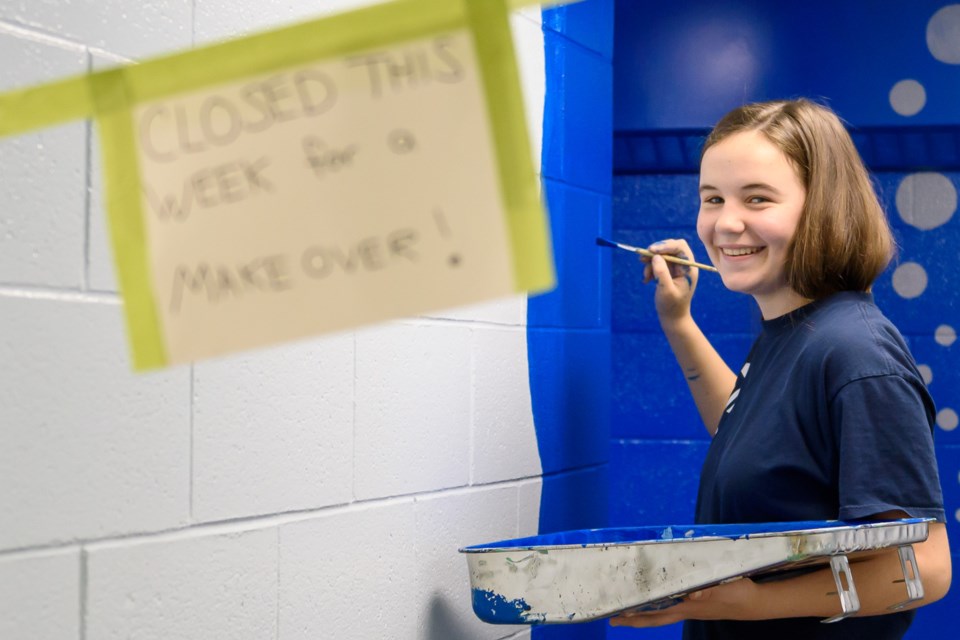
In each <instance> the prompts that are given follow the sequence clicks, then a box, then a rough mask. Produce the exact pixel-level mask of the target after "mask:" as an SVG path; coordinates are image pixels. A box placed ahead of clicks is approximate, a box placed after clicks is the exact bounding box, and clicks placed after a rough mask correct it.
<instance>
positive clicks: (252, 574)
mask: <svg viewBox="0 0 960 640" xmlns="http://www.w3.org/2000/svg"><path fill="white" fill-rule="evenodd" d="M277 547H278V542H277V529H276V528H269V529H259V530H253V531H243V532H237V533H226V534H211V535H203V536H190V537H177V538H167V539H158V540H153V541H149V542H143V543H135V544H131V543H129V542H121V543H117V544H111V545H102V546H97V547H95V548H91V549H90V550H89V552H88V554H89V555H88V569H87V580H88V586H87V611H86V635H85V636H84V638H85V640H113V639H116V638H140V639H142V640H169V639H170V638H203V640H264V639H269V638H276V637H277V575H278V571H277V556H278V552H277ZM315 637H317V636H315Z"/></svg>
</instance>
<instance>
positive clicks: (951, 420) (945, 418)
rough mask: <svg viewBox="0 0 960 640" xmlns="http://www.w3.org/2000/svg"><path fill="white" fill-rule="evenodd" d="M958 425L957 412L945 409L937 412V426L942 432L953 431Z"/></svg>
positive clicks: (959, 419) (959, 420)
mask: <svg viewBox="0 0 960 640" xmlns="http://www.w3.org/2000/svg"><path fill="white" fill-rule="evenodd" d="M958 424H960V417H958V416H957V412H956V411H954V410H953V409H951V408H950V407H947V408H946V409H941V410H940V411H938V412H937V426H938V427H940V428H941V429H943V430H944V431H953V430H954V429H956V428H957V425H958Z"/></svg>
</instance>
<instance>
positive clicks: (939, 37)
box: [927, 4, 960, 64]
mask: <svg viewBox="0 0 960 640" xmlns="http://www.w3.org/2000/svg"><path fill="white" fill-rule="evenodd" d="M927 48H928V49H929V50H930V54H931V55H933V57H934V58H936V59H937V60H939V61H940V62H946V63H947V64H960V4H948V5H947V6H945V7H943V8H941V9H939V10H938V11H937V12H936V13H935V14H933V16H932V17H931V18H930V21H929V22H927Z"/></svg>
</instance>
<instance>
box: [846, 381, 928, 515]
mask: <svg viewBox="0 0 960 640" xmlns="http://www.w3.org/2000/svg"><path fill="white" fill-rule="evenodd" d="M925 393H926V392H925V391H924V390H921V389H918V388H917V386H915V383H911V382H910V381H909V380H906V379H905V378H903V377H902V376H900V375H895V374H890V375H878V376H871V377H866V378H861V379H858V380H854V381H853V382H850V383H848V384H846V385H845V386H844V387H843V388H842V389H841V390H840V391H839V392H837V394H836V396H835V397H834V398H833V400H832V402H831V405H830V411H831V418H832V423H833V424H834V425H835V427H836V429H837V430H838V433H837V436H838V441H839V449H840V453H839V481H840V513H839V516H840V518H841V519H844V520H854V519H859V518H866V517H869V516H872V515H876V514H878V513H883V512H885V511H893V510H902V511H905V512H906V513H907V514H909V515H910V516H912V517H915V518H936V519H937V521H938V522H945V521H946V518H945V515H944V509H943V496H942V493H941V490H940V480H939V477H938V474H937V461H936V456H935V454H934V448H933V433H932V427H931V415H930V413H931V411H932V404H930V405H928V404H927V403H926V402H925ZM927 402H929V400H928V399H927Z"/></svg>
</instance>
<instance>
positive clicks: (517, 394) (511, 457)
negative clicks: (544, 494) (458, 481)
mask: <svg viewBox="0 0 960 640" xmlns="http://www.w3.org/2000/svg"><path fill="white" fill-rule="evenodd" d="M473 337H474V350H475V351H474V356H473V357H474V373H473V382H472V387H473V393H474V398H473V406H474V409H473V430H472V435H471V437H472V440H473V446H472V454H473V459H472V461H471V465H472V469H473V475H472V478H471V482H472V483H474V484H484V483H489V482H497V481H501V480H510V479H514V478H526V477H530V476H535V475H539V474H540V472H541V470H540V454H539V452H538V449H537V434H536V431H535V430H534V426H533V406H532V404H531V401H530V380H529V370H528V367H527V334H526V330H525V329H524V328H523V327H514V328H493V327H477V328H476V329H474V330H473Z"/></svg>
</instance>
